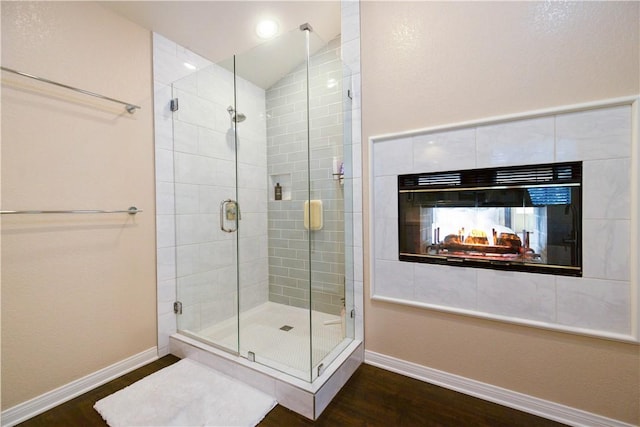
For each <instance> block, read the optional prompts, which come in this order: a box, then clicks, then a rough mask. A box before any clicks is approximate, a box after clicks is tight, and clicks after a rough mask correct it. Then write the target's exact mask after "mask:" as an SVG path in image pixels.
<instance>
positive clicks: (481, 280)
mask: <svg viewBox="0 0 640 427" xmlns="http://www.w3.org/2000/svg"><path fill="white" fill-rule="evenodd" d="M555 308H556V293H555V276H553V275H546V274H534V273H522V272H511V271H498V270H483V269H478V311H481V312H485V313H491V314H497V315H501V316H508V317H514V318H518V319H527V320H536V321H541V322H549V323H553V322H555V316H556V313H555Z"/></svg>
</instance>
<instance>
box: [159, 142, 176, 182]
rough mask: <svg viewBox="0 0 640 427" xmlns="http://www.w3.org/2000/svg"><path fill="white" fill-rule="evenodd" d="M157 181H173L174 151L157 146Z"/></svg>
mask: <svg viewBox="0 0 640 427" xmlns="http://www.w3.org/2000/svg"><path fill="white" fill-rule="evenodd" d="M155 152H156V159H155V160H156V181H164V182H173V152H172V151H170V150H165V149H163V148H156V150H155Z"/></svg>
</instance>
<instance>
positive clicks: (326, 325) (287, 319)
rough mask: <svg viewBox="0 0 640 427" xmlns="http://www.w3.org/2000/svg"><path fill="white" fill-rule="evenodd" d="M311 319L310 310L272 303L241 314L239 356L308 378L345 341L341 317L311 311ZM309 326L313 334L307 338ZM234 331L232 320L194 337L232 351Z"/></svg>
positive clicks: (235, 336) (234, 343)
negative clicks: (250, 355)
mask: <svg viewBox="0 0 640 427" xmlns="http://www.w3.org/2000/svg"><path fill="white" fill-rule="evenodd" d="M311 316H312V322H310V319H309V310H305V309H301V308H297V307H291V306H287V305H283V304H277V303H273V302H266V303H264V304H262V305H260V306H258V307H255V308H253V309H251V310H248V311H246V312H244V313H242V314H241V315H240V354H241V355H243V356H247V353H248V352H252V353H254V354H255V360H256V362H259V363H263V364H265V365H268V366H271V367H272V368H275V369H278V370H280V371H283V372H287V373H289V374H291V375H294V376H296V377H298V378H303V379H306V378H308V377H309V367H310V365H311V366H313V367H316V366H317V365H318V363H320V362H321V361H322V359H323V358H324V357H326V356H327V354H329V353H330V352H331V351H332V350H333V349H334V348H335V347H336V346H338V345H339V344H340V343H341V342H342V341H343V339H344V337H343V336H342V325H341V319H340V316H336V315H333V314H327V313H322V312H318V311H312V312H311ZM311 325H313V333H312V334H309V330H310V328H311ZM284 326H288V327H290V329H289V328H283V327H284ZM237 327H238V326H237V323H236V319H235V318H232V319H228V320H225V321H224V322H221V323H219V324H217V325H214V326H211V327H208V328H206V329H203V330H201V331H199V332H195V335H197V336H200V337H202V338H204V339H206V340H208V341H211V342H213V343H215V344H217V345H220V346H223V347H225V348H228V349H231V350H233V351H235V350H236V349H237V346H238V334H237V330H236V329H237ZM285 329H287V330H285ZM190 332H191V333H194V331H190ZM309 335H311V342H310V340H309ZM311 348H313V352H312V351H311ZM311 355H313V360H311Z"/></svg>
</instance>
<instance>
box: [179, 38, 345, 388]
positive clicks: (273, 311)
mask: <svg viewBox="0 0 640 427" xmlns="http://www.w3.org/2000/svg"><path fill="white" fill-rule="evenodd" d="M349 82H350V74H349V72H348V70H347V69H346V68H345V67H344V66H343V64H342V62H341V60H340V40H339V38H337V39H335V40H332V41H330V42H328V43H326V42H324V41H322V40H320V38H319V37H317V35H316V34H315V33H313V31H312V30H311V29H310V27H307V26H304V25H303V26H301V27H300V28H299V29H295V30H293V31H291V32H289V33H287V34H284V35H282V36H280V37H278V38H277V39H274V40H272V41H269V42H266V43H264V44H262V45H260V46H258V47H256V48H254V49H252V50H250V51H249V52H246V53H243V54H240V55H235V56H233V57H232V58H230V59H228V60H225V61H223V62H220V63H218V64H214V65H212V66H210V67H208V68H205V69H201V70H198V71H196V72H194V73H193V74H191V75H189V76H187V77H185V78H183V79H181V80H179V81H176V82H174V83H173V85H172V91H173V93H172V96H173V98H174V101H173V106H172V109H173V110H174V112H173V144H174V146H173V150H174V176H175V183H174V194H175V212H176V216H175V218H176V224H175V230H176V235H175V239H176V276H177V277H176V278H177V296H178V301H179V302H180V305H181V313H180V314H178V316H177V322H178V325H177V327H178V332H179V333H181V334H184V335H187V336H189V337H191V338H194V339H197V340H200V341H202V342H205V343H207V344H210V345H212V346H215V347H217V348H219V349H223V350H225V351H228V352H231V353H234V354H237V355H240V356H242V357H245V358H248V359H249V360H252V361H255V362H257V363H260V364H264V365H267V366H269V367H271V368H274V369H277V370H279V371H282V372H285V373H287V374H289V375H292V376H295V377H297V378H300V379H303V380H305V381H313V380H314V379H315V378H316V377H317V376H318V375H319V374H320V373H321V372H322V370H323V369H324V367H326V366H327V365H328V364H329V363H330V362H331V361H332V360H333V359H334V358H335V357H336V356H337V355H338V354H339V353H340V352H341V350H343V349H344V348H345V347H346V346H347V345H348V344H349V343H350V342H351V341H352V339H353V333H354V332H353V331H354V326H353V319H352V317H351V316H350V313H351V310H352V308H353V286H352V284H353V276H352V271H353V263H352V262H351V260H350V251H348V250H346V251H345V248H347V249H348V248H349V247H350V246H351V242H350V239H351V236H352V235H353V233H352V232H351V229H350V227H351V223H350V221H348V218H349V214H348V213H349V212H351V209H350V206H351V201H350V200H351V196H350V194H351V189H350V188H349V187H348V186H346V187H347V188H345V175H344V173H345V170H346V171H347V173H348V171H349V170H350V167H351V165H350V157H351V156H350V153H351V147H350V135H351V128H350V126H351V115H350V110H351V105H350V97H349V93H350V92H349V90H350V88H349ZM345 218H346V219H347V221H346V220H345Z"/></svg>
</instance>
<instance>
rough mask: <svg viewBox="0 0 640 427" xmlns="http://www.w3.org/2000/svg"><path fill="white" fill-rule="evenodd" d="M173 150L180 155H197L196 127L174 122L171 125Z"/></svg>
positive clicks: (179, 121)
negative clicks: (180, 153)
mask: <svg viewBox="0 0 640 427" xmlns="http://www.w3.org/2000/svg"><path fill="white" fill-rule="evenodd" d="M173 149H174V150H175V151H180V152H182V153H189V154H198V126H195V125H193V124H190V123H185V122H183V121H181V120H175V121H174V123H173Z"/></svg>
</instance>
